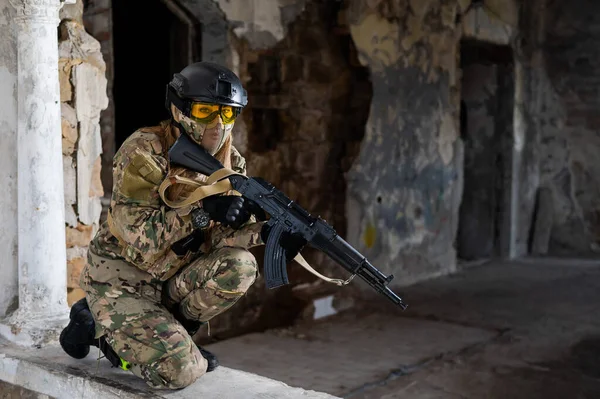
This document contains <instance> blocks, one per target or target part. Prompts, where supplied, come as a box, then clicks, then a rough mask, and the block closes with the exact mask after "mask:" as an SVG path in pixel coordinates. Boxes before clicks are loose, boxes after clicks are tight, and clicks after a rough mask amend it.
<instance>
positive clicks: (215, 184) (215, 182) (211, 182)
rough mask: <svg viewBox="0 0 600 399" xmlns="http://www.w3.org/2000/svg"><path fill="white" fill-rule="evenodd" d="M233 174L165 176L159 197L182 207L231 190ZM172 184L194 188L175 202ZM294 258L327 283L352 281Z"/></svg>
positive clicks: (338, 283)
mask: <svg viewBox="0 0 600 399" xmlns="http://www.w3.org/2000/svg"><path fill="white" fill-rule="evenodd" d="M233 175H240V176H243V175H242V174H241V173H237V172H235V171H233V170H231V169H227V168H223V169H219V170H217V171H216V172H215V173H213V174H212V175H210V176H209V177H208V180H207V181H206V182H204V183H200V182H197V181H195V180H192V179H188V178H185V177H180V176H172V177H167V178H165V180H163V182H162V183H161V184H160V186H159V188H158V193H159V195H160V198H162V200H163V201H164V202H165V204H167V205H168V206H170V207H171V208H175V209H176V208H182V207H185V206H189V205H191V204H193V203H196V202H198V201H200V200H202V199H204V198H206V197H210V196H212V195H217V194H222V193H225V192H227V191H231V190H233V187H232V186H231V182H230V181H229V179H228V177H229V176H233ZM244 177H245V176H244ZM174 184H187V185H190V186H192V187H196V189H195V190H194V191H193V192H192V193H191V194H190V196H189V197H188V198H186V199H184V200H182V201H177V202H176V201H171V200H169V199H168V198H166V195H165V193H166V192H167V189H168V188H169V187H171V186H172V185H174ZM109 217H110V212H109ZM109 227H110V222H109ZM111 232H112V229H111ZM113 235H114V234H113ZM115 237H117V236H115ZM117 239H119V238H118V237H117ZM294 260H295V261H296V262H298V264H299V265H300V266H302V267H303V268H305V269H306V270H308V271H309V272H310V273H312V274H314V275H315V276H317V277H319V278H320V279H322V280H324V281H327V282H328V283H332V284H335V285H338V286H340V287H341V286H344V285H346V284H349V283H350V281H352V279H353V278H354V275H352V276H350V278H348V279H347V280H342V279H338V278H330V277H327V276H324V275H322V274H321V273H319V272H318V271H316V270H315V269H313V268H312V266H310V265H309V264H308V262H307V261H306V259H304V257H303V256H302V255H301V254H298V255H296V257H295V258H294Z"/></svg>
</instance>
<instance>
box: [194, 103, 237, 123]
mask: <svg viewBox="0 0 600 399" xmlns="http://www.w3.org/2000/svg"><path fill="white" fill-rule="evenodd" d="M239 114H240V109H239V108H238V107H232V106H231V105H221V104H206V103H193V104H192V111H191V112H190V115H191V117H192V118H193V119H195V120H196V121H198V122H201V123H210V122H212V121H214V120H215V118H216V117H217V115H221V120H222V121H223V123H224V124H226V125H228V124H230V123H233V122H234V121H235V118H237V116H238V115H239Z"/></svg>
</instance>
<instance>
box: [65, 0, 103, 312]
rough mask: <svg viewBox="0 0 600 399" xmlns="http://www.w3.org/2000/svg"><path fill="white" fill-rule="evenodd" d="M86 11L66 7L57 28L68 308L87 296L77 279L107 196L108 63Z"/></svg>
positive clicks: (80, 8) (79, 8) (77, 4)
mask: <svg viewBox="0 0 600 399" xmlns="http://www.w3.org/2000/svg"><path fill="white" fill-rule="evenodd" d="M82 13H83V3H82V2H81V1H78V2H77V3H76V4H74V5H67V6H64V7H63V9H62V10H61V23H60V25H59V28H58V33H59V43H58V52H59V81H60V99H61V114H62V135H63V161H64V169H63V170H64V184H65V217H66V239H67V271H68V280H67V290H68V296H67V300H68V303H69V305H70V304H72V303H73V302H75V301H77V300H78V299H80V298H82V297H83V296H84V292H83V291H82V290H81V289H80V288H79V275H80V273H81V270H82V268H83V266H84V265H85V263H86V261H87V247H88V244H89V242H90V240H91V239H92V237H93V235H94V234H95V233H96V231H97V230H98V227H99V220H100V213H101V211H102V205H101V203H100V198H101V197H102V196H103V195H104V192H103V187H102V181H101V164H102V163H101V154H102V138H101V135H100V113H101V111H102V110H104V109H105V108H106V107H107V105H108V98H107V94H106V93H107V79H106V77H105V73H106V64H105V62H104V60H103V57H102V53H101V51H100V43H99V42H98V41H97V40H96V39H94V38H93V37H92V36H91V35H89V34H88V33H87V32H86V30H85V28H84V26H83V24H82Z"/></svg>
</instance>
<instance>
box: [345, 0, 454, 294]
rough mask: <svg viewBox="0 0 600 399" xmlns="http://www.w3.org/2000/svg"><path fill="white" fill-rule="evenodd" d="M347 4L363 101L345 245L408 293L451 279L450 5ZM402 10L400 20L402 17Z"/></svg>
mask: <svg viewBox="0 0 600 399" xmlns="http://www.w3.org/2000/svg"><path fill="white" fill-rule="evenodd" d="M359 3H361V2H358V1H357V2H355V6H354V10H353V16H352V22H351V32H352V37H353V39H354V41H355V43H356V45H357V47H358V50H359V53H360V60H361V61H362V62H363V63H364V64H365V65H367V66H368V67H369V69H370V71H371V80H372V82H373V100H372V103H371V111H370V115H369V121H368V122H367V127H366V136H365V139H364V140H363V142H362V143H361V150H360V155H359V157H358V159H357V160H356V162H355V163H354V164H353V165H352V169H351V171H350V173H349V174H348V190H347V192H348V194H347V195H348V198H347V203H348V209H347V214H348V239H349V241H350V243H351V244H353V245H356V247H357V248H358V249H359V250H360V251H361V252H363V253H364V254H365V255H366V256H367V257H368V258H369V259H371V261H372V263H374V264H376V265H378V266H381V268H382V269H383V270H384V271H385V272H394V273H395V274H397V275H400V276H402V277H401V278H398V279H396V280H395V281H394V282H393V283H392V284H395V285H398V284H408V283H411V282H414V281H417V280H419V279H422V278H425V277H432V276H435V275H439V274H445V273H450V272H452V271H454V270H455V258H456V254H455V249H454V248H453V245H452V244H453V241H454V237H455V234H456V229H457V213H458V206H459V203H460V195H461V191H462V187H461V185H462V181H461V180H462V176H461V175H462V173H461V170H462V167H461V165H462V145H461V143H460V141H459V140H458V111H459V109H458V96H457V95H456V92H457V90H456V86H457V74H456V69H457V67H458V65H457V54H456V51H457V40H458V38H459V36H460V31H459V30H458V29H457V25H456V24H455V20H456V14H457V12H458V11H459V8H458V5H457V4H456V3H455V2H453V1H445V2H441V3H440V2H423V3H417V2H411V4H410V5H409V4H407V3H403V4H401V5H396V6H395V7H397V8H390V9H389V10H387V12H386V11H385V9H384V11H383V15H382V14H380V13H379V12H378V11H376V10H374V9H371V8H369V7H367V6H364V5H360V4H359ZM409 10H410V12H409Z"/></svg>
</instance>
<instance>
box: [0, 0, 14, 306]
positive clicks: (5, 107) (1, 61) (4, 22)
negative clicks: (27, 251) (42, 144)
mask: <svg viewBox="0 0 600 399" xmlns="http://www.w3.org/2000/svg"><path fill="white" fill-rule="evenodd" d="M13 18H14V9H13V7H12V6H11V5H10V4H9V3H8V2H3V3H2V5H1V6H0V137H2V145H1V146H0V170H2V171H3V173H1V174H0V185H1V186H2V187H3V190H2V195H0V220H2V223H0V267H1V268H2V269H1V270H2V286H1V289H0V317H2V316H5V315H6V314H7V313H9V312H10V311H12V310H14V309H11V308H13V307H14V306H15V305H16V303H15V301H16V298H17V295H18V289H19V288H18V281H17V276H18V266H17V226H18V224H17V158H16V157H15V156H14V154H16V153H17V44H16V39H15V37H14V29H13V27H12V24H11V21H12V20H13Z"/></svg>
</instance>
